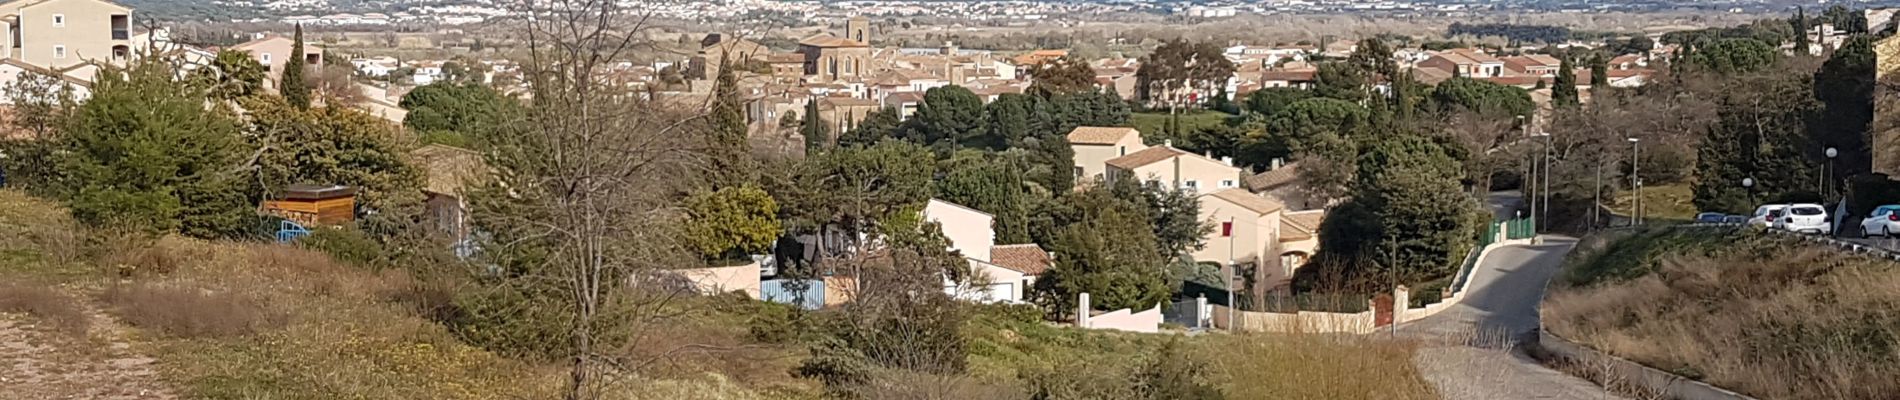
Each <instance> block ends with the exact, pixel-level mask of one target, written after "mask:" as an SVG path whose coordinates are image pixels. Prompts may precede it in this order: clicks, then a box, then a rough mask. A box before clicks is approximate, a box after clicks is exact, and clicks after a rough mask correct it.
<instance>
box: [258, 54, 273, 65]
mask: <svg viewBox="0 0 1900 400" xmlns="http://www.w3.org/2000/svg"><path fill="white" fill-rule="evenodd" d="M257 62H258V63H259V64H264V66H266V67H268V66H270V53H261V54H258V55H257Z"/></svg>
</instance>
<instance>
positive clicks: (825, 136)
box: [799, 98, 831, 155]
mask: <svg viewBox="0 0 1900 400" xmlns="http://www.w3.org/2000/svg"><path fill="white" fill-rule="evenodd" d="M799 133H801V134H803V135H804V136H805V154H806V155H811V154H814V153H818V152H820V151H823V150H824V149H825V148H827V147H831V128H830V127H827V126H825V120H824V119H823V118H819V117H818V99H817V98H812V99H811V101H809V102H806V103H805V120H804V122H802V123H799Z"/></svg>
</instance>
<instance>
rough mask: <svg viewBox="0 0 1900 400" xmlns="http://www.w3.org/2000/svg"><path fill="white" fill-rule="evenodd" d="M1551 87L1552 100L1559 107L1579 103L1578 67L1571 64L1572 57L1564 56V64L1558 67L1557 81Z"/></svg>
mask: <svg viewBox="0 0 1900 400" xmlns="http://www.w3.org/2000/svg"><path fill="white" fill-rule="evenodd" d="M1552 85H1553V86H1552V87H1551V88H1550V102H1551V103H1556V105H1557V106H1559V107H1570V106H1575V105H1577V67H1576V66H1573V65H1571V64H1570V58H1569V57H1564V59H1563V64H1561V66H1559V67H1557V82H1555V83H1553V84H1552Z"/></svg>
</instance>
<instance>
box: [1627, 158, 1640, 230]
mask: <svg viewBox="0 0 1900 400" xmlns="http://www.w3.org/2000/svg"><path fill="white" fill-rule="evenodd" d="M1629 141H1630V189H1631V190H1634V191H1636V197H1635V198H1634V199H1633V200H1632V201H1631V202H1630V218H1633V219H1631V221H1632V222H1633V224H1635V225H1641V224H1642V223H1643V182H1642V181H1641V180H1639V179H1638V178H1637V176H1638V174H1640V173H1641V172H1642V169H1641V164H1642V158H1641V157H1640V156H1639V154H1640V153H1639V152H1638V151H1639V150H1638V149H1637V144H1639V143H1642V141H1643V140H1642V139H1638V138H1634V137H1632V138H1629Z"/></svg>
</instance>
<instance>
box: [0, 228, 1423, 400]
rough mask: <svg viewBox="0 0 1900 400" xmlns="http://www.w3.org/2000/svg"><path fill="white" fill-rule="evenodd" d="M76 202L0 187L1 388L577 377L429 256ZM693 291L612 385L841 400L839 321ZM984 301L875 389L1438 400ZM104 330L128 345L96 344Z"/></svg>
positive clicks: (1239, 339) (256, 393)
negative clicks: (834, 338) (924, 357)
mask: <svg viewBox="0 0 1900 400" xmlns="http://www.w3.org/2000/svg"><path fill="white" fill-rule="evenodd" d="M65 214H66V211H65V210H64V209H61V208H59V207H58V206H56V205H53V204H51V203H49V202H46V201H42V200H38V199H34V198H31V197H28V196H26V195H24V194H21V193H19V192H17V191H12V190H0V236H5V237H9V238H20V239H21V240H8V241H4V242H0V282H7V284H3V285H0V340H6V341H9V342H16V343H30V344H31V345H33V346H37V347H35V349H38V351H33V352H27V353H23V354H16V353H14V352H4V353H0V356H3V357H0V367H4V368H5V369H0V371H9V375H12V376H30V377H33V378H31V379H30V380H24V381H22V380H13V381H7V382H0V390H9V391H10V392H12V393H27V394H30V395H36V396H42V397H60V396H71V395H81V396H82V397H108V396H110V395H113V394H114V393H120V394H124V395H128V396H131V395H132V394H135V393H148V394H150V393H170V394H175V395H177V396H180V397H185V398H210V399H254V398H277V399H334V398H369V399H381V398H407V399H485V398H492V399H518V398H551V397H554V396H556V393H558V391H559V390H560V387H561V384H562V383H563V382H564V378H565V377H564V375H563V374H564V372H565V371H564V370H563V369H561V365H558V364H557V363H552V362H546V361H542V360H539V359H535V358H532V357H510V356H505V355H502V354H499V353H497V352H495V351H494V350H492V349H484V348H481V347H476V346H472V345H470V344H468V343H466V342H465V341H464V340H465V339H464V338H463V337H462V336H460V335H458V334H456V333H454V332H453V331H452V330H450V329H446V328H445V327H444V326H443V325H441V324H440V323H438V322H436V321H435V319H436V318H438V317H436V316H434V313H440V312H443V310H442V309H440V308H439V307H438V306H440V305H441V304H442V302H443V300H442V299H443V298H444V297H445V296H449V294H448V293H451V292H453V291H454V290H456V288H455V287H454V286H453V284H452V283H449V282H444V281H442V280H441V278H439V277H430V276H424V273H422V272H410V271H409V269H416V270H422V269H421V268H390V269H381V270H377V269H374V268H368V267H362V266H358V265H356V264H354V263H350V262H341V261H336V260H335V259H333V257H332V256H330V255H328V254H326V253H325V252H322V251H317V250H311V249H305V248H301V247H298V246H285V245H273V244H264V243H251V242H236V241H210V240H198V239H186V238H180V237H176V236H170V237H165V238H162V239H158V240H141V239H136V238H133V237H125V236H122V235H115V234H112V233H111V232H108V231H94V230H87V229H84V228H81V227H80V225H78V224H77V223H75V222H73V221H72V220H71V219H70V218H68V217H67V216H66V215H65ZM313 243H314V242H313ZM681 302H682V303H687V304H682V305H681V307H694V308H693V309H694V310H696V311H697V312H699V313H700V315H697V316H693V317H687V318H681V319H680V320H678V321H677V322H676V323H674V324H668V325H665V326H657V327H652V328H648V329H651V330H652V332H649V333H648V334H647V336H646V337H647V338H648V339H646V340H645V344H646V345H647V346H645V347H644V348H648V349H652V350H648V351H661V349H670V348H675V347H680V346H671V345H669V344H677V343H691V344H694V345H695V346H693V348H697V349H707V350H703V351H678V352H673V353H672V354H667V355H665V356H664V357H659V355H657V354H656V355H653V356H655V357H654V361H653V365H652V366H651V367H648V368H644V369H641V370H639V371H640V372H639V373H638V374H634V375H631V376H626V377H624V379H622V380H617V381H616V383H615V385H617V386H618V387H619V390H613V391H610V393H614V395H613V396H610V397H609V398H621V399H798V398H823V397H826V396H827V395H826V394H825V393H824V392H823V391H821V390H820V387H821V385H820V383H819V382H817V381H816V380H815V379H809V378H799V377H796V376H795V374H794V371H795V370H797V369H798V366H799V365H800V364H801V363H804V362H805V361H806V359H807V358H808V357H810V355H809V354H808V352H807V351H804V348H805V347H806V346H807V345H809V346H812V347H822V346H823V344H822V343H810V344H807V343H805V342H806V341H808V340H812V339H811V338H809V337H810V336H813V334H811V333H810V332H805V331H802V330H804V329H827V328H819V327H815V326H813V325H816V324H818V323H819V322H818V321H822V320H823V317H822V314H823V313H824V312H820V313H805V314H803V316H802V317H801V316H799V313H796V312H793V311H790V309H788V308H785V307H782V306H777V305H773V304H768V303H760V302H756V301H752V300H746V299H743V298H739V297H735V296H712V297H692V298H684V299H682V300H681ZM973 315H975V317H974V318H972V319H971V320H970V322H968V323H967V324H966V325H965V326H964V328H963V329H962V332H961V333H960V337H961V338H962V339H961V341H962V342H963V343H964V346H965V347H966V348H967V349H968V356H967V357H968V365H969V367H968V369H967V372H965V373H962V374H935V375H933V374H920V373H915V372H904V371H897V370H885V369H876V368H874V371H873V373H872V374H871V375H870V377H871V378H872V379H871V380H870V381H868V382H864V383H863V384H862V386H860V387H859V389H857V390H858V392H857V393H858V394H862V395H864V396H866V397H867V398H942V399H964V398H984V399H1028V398H1051V399H1151V398H1182V397H1174V395H1171V394H1169V393H1199V394H1200V395H1205V396H1211V397H1194V398H1251V397H1252V396H1253V395H1252V394H1256V393H1274V394H1277V395H1284V396H1286V397H1285V398H1303V399H1360V398H1364V399H1371V398H1378V399H1429V398H1436V396H1435V395H1433V394H1432V391H1431V388H1430V387H1429V385H1428V384H1426V383H1425V382H1424V381H1423V380H1422V379H1420V378H1419V377H1418V374H1417V372H1416V370H1415V369H1414V366H1413V365H1412V362H1411V359H1412V353H1413V347H1412V345H1411V344H1410V343H1406V342H1396V341H1385V340H1369V339H1357V338H1331V337H1319V336H1290V337H1289V336H1272V337H1269V336H1261V335H1209V336H1200V337H1193V338H1186V337H1176V336H1172V335H1144V334H1132V333H1113V332H1103V331H1084V330H1077V329H1073V328H1066V327H1057V326H1052V325H1048V324H1045V323H1043V322H1041V321H1040V319H1039V314H1038V313H1036V312H1033V311H1029V312H1025V310H1024V309H1022V308H1012V307H976V308H975V311H974V314H973ZM97 343H108V344H109V345H108V346H104V347H105V348H109V349H111V350H97V349H93V347H96V346H94V345H93V344H97ZM61 365H65V367H60V366H61ZM1366 377H1380V379H1366ZM101 382H106V383H111V384H110V385H104V386H101V385H97V383H101ZM9 385H12V386H9ZM1170 388H1173V389H1180V388H1189V389H1184V390H1187V391H1184V392H1183V391H1167V390H1170ZM1193 388H1199V389H1193ZM14 389H20V390H28V389H30V390H32V391H12V390H14ZM98 390H106V391H108V392H101V391H98ZM833 394H834V395H835V394H837V393H833ZM916 396H923V397H916ZM1032 396H1038V397H1032ZM1156 396H1160V397H1156Z"/></svg>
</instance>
